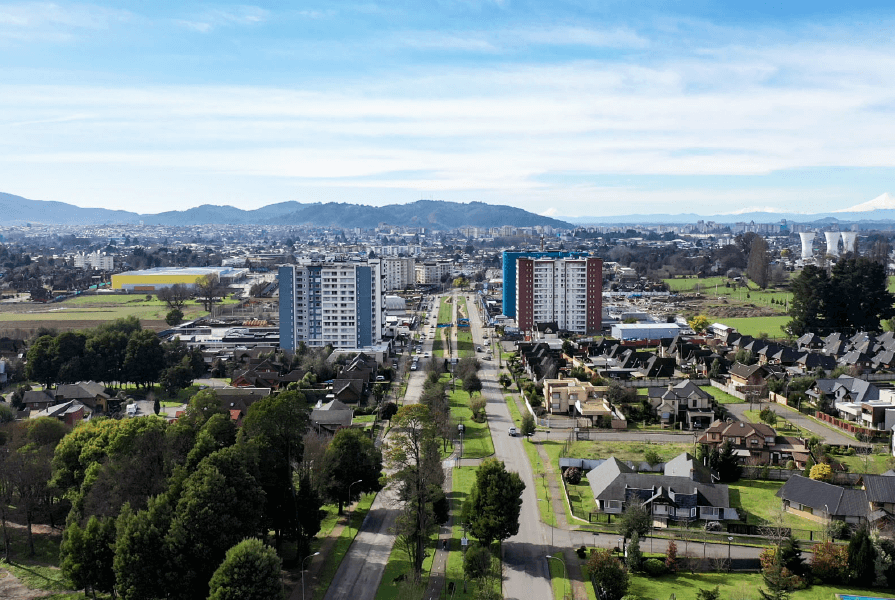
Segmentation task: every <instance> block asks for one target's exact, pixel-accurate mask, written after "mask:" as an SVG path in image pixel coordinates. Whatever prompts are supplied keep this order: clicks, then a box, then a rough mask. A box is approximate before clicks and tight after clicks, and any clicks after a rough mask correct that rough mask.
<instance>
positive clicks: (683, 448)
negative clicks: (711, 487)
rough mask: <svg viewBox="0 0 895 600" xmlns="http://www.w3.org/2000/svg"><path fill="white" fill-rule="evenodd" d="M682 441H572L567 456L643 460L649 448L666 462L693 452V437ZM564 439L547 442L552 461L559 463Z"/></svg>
mask: <svg viewBox="0 0 895 600" xmlns="http://www.w3.org/2000/svg"><path fill="white" fill-rule="evenodd" d="M681 437H682V440H687V439H688V438H689V441H681V442H680V443H664V442H663V443H661V444H653V443H650V442H622V441H615V440H613V441H580V442H571V443H570V444H569V445H568V451H567V454H565V455H564V456H567V457H569V458H590V459H593V458H609V457H611V456H614V457H615V458H617V459H619V460H621V461H628V460H631V461H641V460H644V454H645V453H646V452H647V451H648V450H655V451H656V452H657V453H658V455H659V460H660V461H662V462H664V461H668V460H671V459H672V458H674V457H675V456H677V455H678V454H680V453H681V452H693V438H692V437H690V436H681ZM563 441H564V440H556V441H555V442H554V441H552V440H551V441H550V442H547V443H546V444H545V448H546V450H547V453H548V454H549V455H550V460H551V462H553V463H555V464H557V465H558V464H559V455H560V454H561V453H562V450H563V445H564V444H563V443H562V442H563Z"/></svg>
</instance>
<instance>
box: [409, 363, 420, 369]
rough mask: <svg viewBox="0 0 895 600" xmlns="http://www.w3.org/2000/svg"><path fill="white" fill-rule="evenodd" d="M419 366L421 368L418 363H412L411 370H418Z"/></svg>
mask: <svg viewBox="0 0 895 600" xmlns="http://www.w3.org/2000/svg"><path fill="white" fill-rule="evenodd" d="M418 368H419V367H418V366H417V364H416V363H413V364H412V365H410V370H411V371H416V370H417V369H418Z"/></svg>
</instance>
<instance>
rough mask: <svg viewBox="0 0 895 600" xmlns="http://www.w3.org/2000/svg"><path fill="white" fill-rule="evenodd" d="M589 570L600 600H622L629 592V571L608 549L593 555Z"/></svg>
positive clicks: (599, 550) (590, 559) (588, 563)
mask: <svg viewBox="0 0 895 600" xmlns="http://www.w3.org/2000/svg"><path fill="white" fill-rule="evenodd" d="M587 570H588V574H589V576H590V582H591V585H593V587H594V593H596V596H597V599H598V600H621V598H622V597H623V596H624V595H625V594H626V593H627V592H628V570H627V569H626V568H625V566H624V565H623V564H622V563H621V561H620V560H618V559H617V558H616V557H614V556H613V555H612V551H611V550H609V549H608V548H597V549H596V550H594V551H593V552H592V553H591V555H590V558H589V559H588V561H587Z"/></svg>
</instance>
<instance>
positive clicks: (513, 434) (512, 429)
mask: <svg viewBox="0 0 895 600" xmlns="http://www.w3.org/2000/svg"><path fill="white" fill-rule="evenodd" d="M517 433H519V431H518V430H517V429H516V428H515V427H510V429H509V434H510V437H516V434H517Z"/></svg>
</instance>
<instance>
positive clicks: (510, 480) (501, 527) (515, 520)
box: [462, 458, 525, 546]
mask: <svg viewBox="0 0 895 600" xmlns="http://www.w3.org/2000/svg"><path fill="white" fill-rule="evenodd" d="M524 489H525V484H524V483H522V479H521V478H520V477H519V474H518V473H514V472H509V471H507V470H506V467H505V466H504V463H503V462H502V461H499V460H497V459H495V458H489V459H486V460H485V461H484V462H483V463H482V464H481V466H479V468H478V469H477V470H476V474H475V485H474V486H473V488H472V491H471V492H470V494H469V496H468V497H467V499H466V501H465V502H464V503H463V512H462V514H463V520H464V522H466V523H469V530H470V532H471V533H472V535H474V536H476V537H477V538H478V539H479V541H480V542H481V543H482V544H483V545H484V546H489V545H491V542H492V541H494V540H499V541H503V540H505V539H507V538H508V537H511V536H514V535H516V534H517V533H518V532H519V512H520V510H521V509H522V491H523V490H524Z"/></svg>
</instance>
